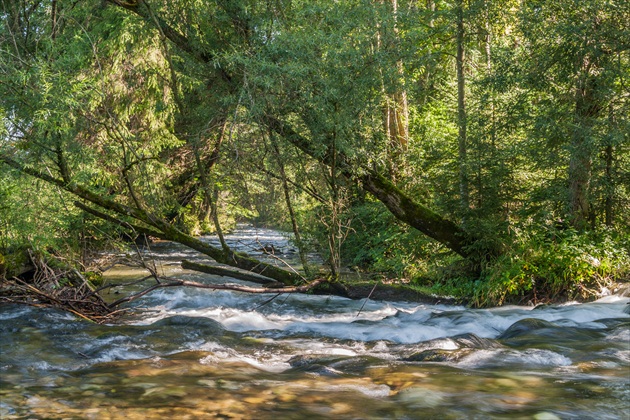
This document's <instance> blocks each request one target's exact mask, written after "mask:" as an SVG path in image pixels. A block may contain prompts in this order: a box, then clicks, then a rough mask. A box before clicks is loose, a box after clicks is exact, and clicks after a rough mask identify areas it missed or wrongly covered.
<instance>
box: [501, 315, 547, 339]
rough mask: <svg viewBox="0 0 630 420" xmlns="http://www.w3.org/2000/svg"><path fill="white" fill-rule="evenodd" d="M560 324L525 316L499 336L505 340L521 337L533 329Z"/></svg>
mask: <svg viewBox="0 0 630 420" xmlns="http://www.w3.org/2000/svg"><path fill="white" fill-rule="evenodd" d="M557 327H558V326H557V325H556V324H554V323H551V322H549V321H545V320H542V319H538V318H525V319H521V320H520V321H517V322H515V323H514V324H512V325H511V326H510V328H508V329H507V330H505V332H504V333H503V334H501V335H500V336H499V337H498V338H499V340H505V339H507V338H514V337H519V336H521V335H524V334H527V333H529V332H531V331H535V330H540V329H542V328H557Z"/></svg>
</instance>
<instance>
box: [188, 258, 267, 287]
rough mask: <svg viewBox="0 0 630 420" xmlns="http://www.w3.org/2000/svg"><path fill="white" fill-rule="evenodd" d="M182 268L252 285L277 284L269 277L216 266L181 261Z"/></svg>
mask: <svg viewBox="0 0 630 420" xmlns="http://www.w3.org/2000/svg"><path fill="white" fill-rule="evenodd" d="M182 268H184V269H186V270H194V271H199V272H202V273H206V274H214V275H215V276H221V277H231V278H233V279H237V280H244V281H251V282H252V283H258V284H262V285H266V284H269V283H277V281H276V280H274V279H270V278H269V277H265V276H261V275H259V274H255V273H250V272H246V271H241V270H237V269H234V268H226V267H219V266H216V265H208V264H199V263H196V262H192V261H188V260H183V261H182Z"/></svg>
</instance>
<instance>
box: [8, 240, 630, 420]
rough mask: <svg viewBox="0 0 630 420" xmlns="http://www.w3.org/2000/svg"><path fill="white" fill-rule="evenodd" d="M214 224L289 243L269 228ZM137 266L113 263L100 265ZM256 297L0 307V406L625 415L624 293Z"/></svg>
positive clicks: (170, 293) (166, 257)
mask: <svg viewBox="0 0 630 420" xmlns="http://www.w3.org/2000/svg"><path fill="white" fill-rule="evenodd" d="M229 239H230V241H231V244H232V245H233V246H236V247H237V248H239V249H241V250H248V251H253V252H254V253H256V252H257V251H256V249H259V248H261V247H262V246H261V244H262V245H268V244H273V245H274V247H275V250H276V251H277V254H278V255H277V256H278V257H281V258H282V259H286V258H288V259H290V258H292V255H291V251H290V250H289V248H290V246H289V244H288V243H287V242H286V240H285V239H284V238H283V237H282V236H281V235H279V234H278V233H276V232H273V231H266V230H258V231H255V230H253V229H251V228H243V229H241V230H240V231H238V232H236V233H235V234H233V235H231V236H230V238H229ZM208 240H212V239H211V238H209V239H208ZM146 255H147V256H150V257H152V258H155V259H156V261H157V262H158V264H159V267H160V270H161V271H163V272H164V273H165V274H168V275H171V276H178V277H181V278H187V279H194V280H196V281H203V282H237V281H234V280H230V279H226V278H220V277H215V276H210V275H204V274H199V273H193V272H190V271H186V270H182V269H181V268H180V266H179V264H178V261H179V260H180V259H181V258H189V259H197V260H198V261H199V260H201V257H200V256H199V255H197V254H195V253H194V252H192V251H187V250H185V249H183V248H181V247H179V246H176V245H174V244H168V243H162V244H157V245H155V246H153V247H152V249H151V251H150V252H147V253H146ZM270 260H271V261H279V260H278V259H277V258H276V257H270ZM143 275H144V272H142V271H140V270H139V269H130V268H123V267H117V268H115V269H113V270H111V271H110V272H109V273H108V280H109V281H111V282H116V281H122V280H129V279H133V278H139V277H142V276H143ZM115 293H116V291H115V290H114V291H113V292H112V295H111V296H110V297H109V298H111V299H112V300H113V299H115V298H117V297H120V295H116V294H115ZM269 299H270V296H269V295H247V294H242V293H235V292H227V291H221V292H213V291H209V290H202V289H177V288H171V289H161V290H159V291H156V292H154V293H152V294H150V295H146V296H144V297H143V298H141V299H139V300H138V301H136V302H134V304H133V307H134V313H133V315H129V316H127V317H126V318H124V319H123V320H121V321H120V322H119V323H117V324H116V325H95V324H92V323H89V322H86V321H83V320H81V319H77V318H76V317H74V316H72V315H70V314H68V313H65V312H60V311H56V310H51V309H40V308H31V307H23V306H14V305H3V306H0V334H1V340H2V341H1V348H0V351H1V352H0V375H1V376H0V418H2V419H14V418H52V419H61V418H64V419H66V418H87V419H107V418H113V419H119V418H126V419H163V418H171V419H186V418H188V419H204V418H239V419H317V418H322V419H324V418H325V419H329V418H334V419H432V418H433V419H469V418H470V419H503V418H533V419H628V418H629V417H630V328H629V327H630V315H628V314H627V312H628V310H627V309H626V308H628V307H630V306H628V305H627V304H628V302H629V301H630V299H628V298H623V297H618V296H609V297H606V298H603V299H601V300H599V301H597V302H594V303H588V304H568V305H559V306H544V307H537V308H529V307H503V308H496V309H486V310H471V309H467V308H465V307H461V306H444V305H428V304H412V303H404V302H375V301H368V302H367V303H366V302H365V301H352V300H347V299H343V298H338V297H327V296H311V295H290V296H279V297H277V298H275V299H273V300H271V301H269ZM364 304H365V306H363V305H364ZM624 311H625V312H624Z"/></svg>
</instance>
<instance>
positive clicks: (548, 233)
mask: <svg viewBox="0 0 630 420" xmlns="http://www.w3.org/2000/svg"><path fill="white" fill-rule="evenodd" d="M629 279H630V242H629V241H628V239H627V238H625V239H623V238H619V237H618V236H616V235H615V234H614V233H613V232H610V231H602V232H591V233H588V234H578V232H576V231H575V230H573V229H566V230H558V229H553V228H552V229H541V230H538V231H534V232H533V233H531V234H527V235H523V237H521V238H519V239H518V240H517V241H516V243H515V244H514V246H513V248H512V249H511V250H510V251H509V252H506V253H505V254H504V255H502V256H501V257H499V258H498V259H497V260H496V261H494V262H493V263H492V264H490V265H489V266H488V267H486V268H485V270H484V271H483V273H482V276H481V279H480V280H478V281H477V282H475V284H474V290H473V294H472V296H474V297H473V304H475V305H477V306H491V305H502V304H504V303H526V302H531V303H538V302H541V301H543V302H544V301H547V300H552V301H557V300H572V299H580V300H583V299H592V298H594V297H596V296H598V295H599V294H600V293H601V292H602V289H603V288H605V287H606V288H609V289H612V285H613V284H614V282H616V281H628V280H629Z"/></svg>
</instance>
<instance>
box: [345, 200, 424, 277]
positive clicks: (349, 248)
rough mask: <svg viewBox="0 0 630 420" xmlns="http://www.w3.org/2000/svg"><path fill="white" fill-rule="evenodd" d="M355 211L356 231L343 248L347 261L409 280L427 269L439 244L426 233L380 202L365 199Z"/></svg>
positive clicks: (353, 228) (354, 224)
mask: <svg viewBox="0 0 630 420" xmlns="http://www.w3.org/2000/svg"><path fill="white" fill-rule="evenodd" d="M351 211H352V225H351V229H352V234H351V235H349V236H348V239H346V241H345V242H344V244H343V247H342V255H343V257H344V261H345V262H346V264H348V265H351V266H356V267H358V268H360V269H362V270H367V271H369V272H374V271H376V272H383V273H387V274H388V275H389V276H394V277H397V278H406V279H409V278H412V277H415V276H418V275H420V274H423V273H424V272H425V271H426V269H427V260H428V257H429V256H430V255H431V254H432V253H434V252H435V250H436V246H435V244H432V243H431V242H430V241H429V240H427V238H426V237H424V235H422V234H421V233H420V232H418V231H416V230H415V229H411V228H409V226H406V225H404V224H402V223H400V222H398V221H397V220H396V219H395V218H394V217H393V216H392V215H391V214H390V213H389V212H387V211H384V207H383V205H382V204H381V203H379V202H369V201H368V202H364V203H361V204H358V205H355V206H354V207H353V208H352V210H351Z"/></svg>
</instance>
